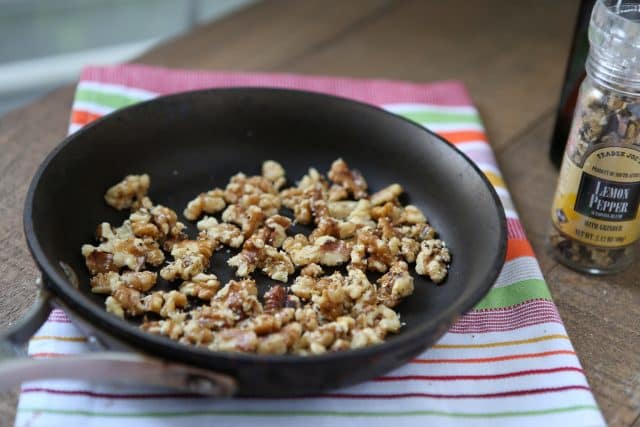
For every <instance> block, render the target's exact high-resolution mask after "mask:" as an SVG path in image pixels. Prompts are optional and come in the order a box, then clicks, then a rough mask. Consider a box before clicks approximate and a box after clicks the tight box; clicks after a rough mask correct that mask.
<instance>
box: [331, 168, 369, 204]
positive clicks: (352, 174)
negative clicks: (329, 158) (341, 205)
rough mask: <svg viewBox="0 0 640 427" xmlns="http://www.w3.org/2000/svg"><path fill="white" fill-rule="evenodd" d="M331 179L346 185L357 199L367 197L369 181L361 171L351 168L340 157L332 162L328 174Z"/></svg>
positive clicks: (346, 188) (343, 185) (345, 187)
mask: <svg viewBox="0 0 640 427" xmlns="http://www.w3.org/2000/svg"><path fill="white" fill-rule="evenodd" d="M327 176H328V177H329V179H330V180H331V181H333V182H335V183H336V184H338V185H340V186H342V187H344V189H345V190H347V191H348V192H349V194H352V195H353V197H354V198H355V199H362V198H365V197H367V182H366V181H365V180H364V177H363V176H362V175H361V174H360V172H358V171H356V170H351V169H349V166H348V165H347V163H346V162H345V161H344V160H342V159H338V160H336V161H334V162H333V163H332V164H331V169H330V170H329V173H328V174H327Z"/></svg>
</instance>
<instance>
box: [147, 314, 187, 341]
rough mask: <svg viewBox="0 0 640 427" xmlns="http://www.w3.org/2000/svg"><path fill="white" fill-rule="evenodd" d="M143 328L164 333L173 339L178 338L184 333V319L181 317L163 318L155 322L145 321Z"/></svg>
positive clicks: (156, 332) (155, 332)
mask: <svg viewBox="0 0 640 427" xmlns="http://www.w3.org/2000/svg"><path fill="white" fill-rule="evenodd" d="M141 328H142V329H144V330H145V331H147V332H149V333H152V334H156V335H164V336H167V337H169V338H171V339H172V340H178V339H180V337H182V334H183V333H184V321H183V319H182V318H179V317H178V318H175V319H163V320H159V321H155V322H145V323H143V324H142V325H141Z"/></svg>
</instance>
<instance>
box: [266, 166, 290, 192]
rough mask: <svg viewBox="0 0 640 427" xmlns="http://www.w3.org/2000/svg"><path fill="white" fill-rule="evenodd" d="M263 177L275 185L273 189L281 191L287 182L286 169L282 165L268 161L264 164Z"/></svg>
mask: <svg viewBox="0 0 640 427" xmlns="http://www.w3.org/2000/svg"><path fill="white" fill-rule="evenodd" d="M262 176H263V177H265V178H266V179H268V180H269V181H271V182H272V183H273V188H275V189H276V190H279V189H280V188H281V187H282V186H283V185H284V183H285V182H286V181H287V180H286V178H285V172H284V168H283V167H282V165H280V163H278V162H275V161H273V160H267V161H265V162H263V163H262Z"/></svg>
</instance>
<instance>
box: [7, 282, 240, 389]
mask: <svg viewBox="0 0 640 427" xmlns="http://www.w3.org/2000/svg"><path fill="white" fill-rule="evenodd" d="M39 288H40V290H39V293H38V297H37V298H36V302H35V303H34V304H33V306H32V307H31V309H30V310H29V312H28V313H27V314H26V315H25V316H24V317H23V318H22V319H20V320H19V321H18V322H17V323H16V324H15V325H13V326H12V327H10V328H9V329H8V330H7V331H2V332H0V391H3V390H8V389H11V388H13V387H17V386H19V385H20V384H21V383H22V382H24V381H33V380H42V379H53V378H64V379H80V380H88V381H92V380H94V381H103V382H108V383H117V384H125V385H136V386H141V385H145V386H153V387H160V388H168V389H174V390H180V391H183V392H187V393H194V394H201V395H207V396H216V397H227V396H231V395H233V394H235V392H236V390H237V384H236V381H235V380H234V379H233V378H232V377H230V376H228V375H224V374H220V373H216V372H211V371H208V370H205V369H200V368H195V367H191V366H187V365H183V364H179V363H173V362H168V361H164V360H161V359H156V358H153V357H149V356H145V355H142V354H140V353H135V352H130V353H127V352H113V351H104V352H95V353H85V354H74V355H70V356H64V357H57V358H52V359H46V360H33V359H29V358H28V357H26V351H25V343H27V342H28V340H29V339H30V338H31V337H32V336H33V334H34V333H35V332H36V331H37V330H38V328H39V327H40V326H41V325H42V324H43V323H44V321H45V320H46V319H47V317H48V315H49V312H50V311H51V307H52V304H51V301H52V296H51V294H50V293H49V292H48V291H47V290H46V289H45V288H44V287H43V286H39Z"/></svg>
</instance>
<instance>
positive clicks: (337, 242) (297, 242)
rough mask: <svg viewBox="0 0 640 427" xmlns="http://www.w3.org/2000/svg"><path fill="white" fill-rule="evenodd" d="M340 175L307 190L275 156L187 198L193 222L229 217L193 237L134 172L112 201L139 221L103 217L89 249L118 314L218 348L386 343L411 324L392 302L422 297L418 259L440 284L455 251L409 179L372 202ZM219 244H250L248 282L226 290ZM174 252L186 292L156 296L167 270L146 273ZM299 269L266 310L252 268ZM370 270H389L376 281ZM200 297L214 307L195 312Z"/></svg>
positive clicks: (289, 349)
mask: <svg viewBox="0 0 640 427" xmlns="http://www.w3.org/2000/svg"><path fill="white" fill-rule="evenodd" d="M328 175H329V179H330V180H331V181H332V182H329V181H327V179H325V177H323V176H322V175H321V174H320V173H319V172H318V171H317V170H316V169H313V168H310V169H309V171H308V172H307V174H306V175H305V176H303V177H302V179H301V180H300V181H299V182H298V183H297V185H296V186H295V187H292V188H287V189H282V187H283V186H284V183H285V171H284V169H283V168H282V166H281V165H279V164H278V163H276V162H274V161H266V162H264V163H263V165H262V175H260V176H249V177H248V176H246V175H244V174H242V173H238V174H236V175H234V176H233V177H231V179H230V180H229V183H228V184H227V186H226V187H225V188H224V190H222V189H214V190H211V191H209V192H207V193H202V194H200V195H199V196H198V197H196V198H195V199H194V200H192V201H191V202H190V203H189V204H188V205H187V207H186V209H185V212H184V214H185V217H187V218H188V219H190V220H196V219H198V218H199V217H200V216H201V215H202V214H203V213H207V214H213V213H217V212H220V211H222V215H221V216H222V221H223V222H218V220H217V219H215V218H213V217H212V216H205V217H204V218H203V219H201V220H200V221H198V223H197V227H198V230H199V234H198V237H197V238H196V239H195V240H188V238H187V235H186V234H185V232H184V231H185V225H184V224H182V223H181V222H179V221H178V218H177V215H176V213H175V212H174V211H172V210H171V209H169V208H167V207H164V206H162V205H154V204H153V203H152V202H151V200H150V199H149V198H148V197H146V195H145V194H146V191H147V190H148V177H147V185H146V188H144V185H143V186H140V189H139V190H140V191H138V190H136V189H135V188H134V187H135V185H137V184H135V182H134V181H135V179H133V178H132V177H127V179H125V180H124V181H123V182H122V183H120V184H118V185H119V186H120V187H118V185H117V186H114V187H113V188H112V189H110V191H111V193H110V196H112V197H113V198H114V200H116V199H117V200H118V203H120V204H119V205H118V206H122V207H120V208H119V209H121V208H124V207H130V208H131V209H132V212H131V214H130V216H129V218H128V219H127V220H126V221H125V222H124V223H123V224H122V226H120V227H118V228H115V227H112V226H111V225H109V224H107V223H104V224H102V225H101V226H100V227H98V230H97V232H96V235H97V237H98V239H99V240H100V243H99V245H98V246H91V245H85V246H83V248H82V252H83V255H84V256H85V259H86V263H87V266H88V268H89V270H90V271H91V273H92V274H93V277H92V278H91V281H90V284H91V288H92V291H93V292H95V293H102V294H107V295H109V297H108V298H107V299H106V301H105V305H106V308H107V310H108V311H109V312H111V313H114V314H115V315H117V316H120V317H125V316H140V315H144V314H145V313H150V314H151V313H152V314H153V318H157V317H161V320H157V321H156V320H147V319H146V318H145V320H144V322H143V323H142V325H141V328H143V329H144V330H147V331H149V332H150V333H155V334H160V335H164V336H168V337H169V338H171V339H174V340H177V341H179V342H180V343H183V344H187V345H196V346H207V347H208V348H210V349H212V350H217V351H243V352H256V353H261V354H285V353H294V354H299V355H309V354H322V353H325V352H329V351H342V350H347V349H350V348H361V347H365V346H369V345H374V344H377V343H379V342H381V341H382V340H384V339H385V337H386V336H387V335H388V334H390V333H396V332H398V330H399V329H400V327H401V323H400V317H399V315H398V314H397V313H396V312H395V311H393V310H392V309H391V308H390V307H394V306H396V305H397V304H398V303H399V302H400V301H401V300H402V299H403V298H405V297H407V296H409V295H410V294H411V293H412V292H413V278H412V276H411V275H410V273H409V266H408V264H407V263H412V262H414V261H415V262H416V266H415V269H416V272H418V273H419V274H424V275H428V276H429V277H431V279H432V280H433V281H434V282H439V281H441V280H443V279H444V277H445V276H446V274H447V268H448V263H449V262H450V255H449V251H448V249H447V248H446V245H445V244H444V242H442V241H440V240H437V239H436V238H435V236H436V233H435V230H434V229H433V228H432V227H431V226H430V225H429V224H428V222H427V219H426V217H425V215H424V214H423V213H422V212H421V211H420V209H418V208H417V207H415V206H413V205H408V206H402V204H401V202H400V200H399V197H400V195H401V194H402V192H403V189H402V187H401V186H400V185H399V184H393V185H390V186H388V187H386V188H383V189H382V190H380V191H378V192H376V193H374V194H372V195H371V196H370V197H369V196H368V195H367V184H366V182H365V180H364V179H363V178H362V176H361V175H360V174H359V173H358V172H357V171H353V170H351V169H350V168H349V167H348V165H347V164H346V163H345V162H344V161H343V160H342V159H338V160H336V161H335V162H334V163H333V164H332V166H331V170H330V171H329V174H328ZM116 193H118V194H117V195H116ZM116 196H117V197H116ZM105 198H107V196H105ZM354 199H355V200H354ZM281 206H284V207H286V208H288V209H291V210H293V214H294V217H295V221H296V222H297V223H301V224H312V223H313V225H314V229H313V230H312V231H311V233H310V234H309V235H308V236H305V235H303V234H297V235H295V236H293V237H288V236H287V232H288V230H289V229H290V228H291V226H292V225H293V224H292V221H291V219H289V218H287V217H286V216H283V215H279V214H278V212H279V210H280V207H281ZM116 207H117V206H116ZM219 245H225V246H227V247H232V248H241V251H240V252H239V253H238V254H236V255H235V256H232V257H231V258H230V259H229V260H228V264H229V265H230V266H232V267H235V268H236V275H238V276H239V277H245V279H244V280H238V281H235V280H231V281H229V282H228V283H227V284H225V285H224V286H223V287H222V288H221V289H220V281H219V280H218V279H217V277H216V276H215V275H214V274H211V273H208V270H207V269H208V267H209V261H210V259H211V257H212V254H213V252H214V251H215V250H216V249H217V248H218V247H219ZM163 249H164V250H165V251H167V252H170V253H171V255H172V256H173V260H172V261H170V262H169V263H168V264H167V265H166V266H164V268H162V269H161V271H160V275H161V277H163V278H164V279H166V280H170V281H173V280H177V279H181V281H182V283H181V285H180V287H179V290H171V291H161V290H158V291H152V287H153V286H154V284H155V282H156V280H157V273H154V272H149V271H142V269H143V268H144V267H145V266H147V265H148V266H159V265H161V264H162V263H163V262H164V254H163V252H162V250H163ZM280 249H281V250H280ZM346 263H349V264H348V265H347V268H346V271H347V273H346V275H344V274H342V273H340V272H338V271H336V272H333V273H332V274H330V275H325V273H324V271H323V268H322V266H329V267H334V266H339V265H343V264H346ZM295 266H300V267H301V271H300V274H299V275H298V276H297V277H295V278H294V280H293V284H292V285H291V288H290V290H288V289H287V288H286V287H285V286H283V285H275V286H272V287H271V288H270V289H269V290H268V291H267V292H265V294H264V296H263V301H264V306H263V304H261V303H260V300H259V299H258V289H257V286H256V283H255V282H254V281H253V280H252V279H251V278H250V274H251V273H253V272H254V271H256V270H260V271H262V272H263V273H265V274H266V275H268V276H269V277H270V278H272V279H273V280H278V281H282V282H286V281H287V280H288V279H289V277H290V276H291V275H292V274H294V272H295ZM367 270H371V271H376V272H380V273H385V274H384V275H382V276H381V277H380V278H379V279H378V280H377V281H376V283H375V284H373V283H371V282H370V281H369V279H368V278H367V275H366V274H365V273H366V271H367ZM189 297H191V298H198V299H200V300H202V301H204V303H200V304H198V305H196V306H192V307H190V306H189V299H188V298H189ZM191 301H192V302H193V299H192V300H191Z"/></svg>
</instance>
